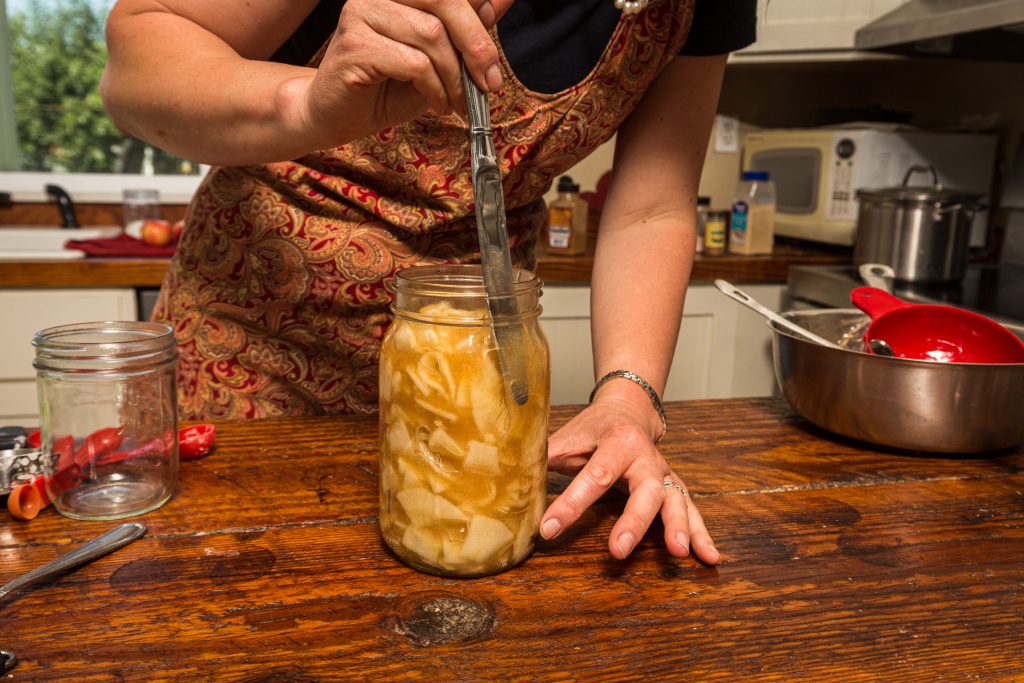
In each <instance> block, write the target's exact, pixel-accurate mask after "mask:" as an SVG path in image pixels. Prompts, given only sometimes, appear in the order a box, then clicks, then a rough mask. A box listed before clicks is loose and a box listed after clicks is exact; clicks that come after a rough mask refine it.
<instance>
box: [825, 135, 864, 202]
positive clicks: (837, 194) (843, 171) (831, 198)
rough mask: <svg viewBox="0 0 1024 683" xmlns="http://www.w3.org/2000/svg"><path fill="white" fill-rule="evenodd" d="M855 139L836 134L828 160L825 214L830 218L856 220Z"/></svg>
mask: <svg viewBox="0 0 1024 683" xmlns="http://www.w3.org/2000/svg"><path fill="white" fill-rule="evenodd" d="M857 143H858V141H857V140H854V139H853V138H852V137H850V136H848V135H843V134H838V135H836V137H835V144H834V145H833V147H832V157H831V159H829V161H828V166H829V183H828V186H827V187H828V207H827V215H828V217H829V218H830V219H832V220H850V221H852V220H856V218H857V196H856V191H857V187H856V183H855V182H854V181H855V178H854V168H853V160H854V159H855V158H856V156H857Z"/></svg>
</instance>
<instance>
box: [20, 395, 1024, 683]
mask: <svg viewBox="0 0 1024 683" xmlns="http://www.w3.org/2000/svg"><path fill="white" fill-rule="evenodd" d="M574 412H575V409H574V408H572V407H559V408H555V409H554V410H553V425H558V424H561V423H562V422H564V421H565V420H566V419H568V418H569V417H570V416H571V415H572V414H573V413H574ZM668 417H669V423H670V425H671V427H670V430H669V433H668V436H667V437H666V439H665V440H664V441H663V443H662V446H663V451H664V452H665V454H666V456H667V457H668V458H669V459H670V460H671V461H672V462H673V463H674V465H675V466H676V468H677V471H678V472H679V473H680V474H681V476H682V477H683V479H684V480H685V481H686V483H687V485H688V487H689V488H690V490H691V491H692V492H693V496H694V498H695V499H696V500H697V502H698V504H699V505H700V508H701V510H702V511H703V513H704V516H705V518H706V519H707V521H708V525H709V527H710V528H711V531H712V533H713V534H714V536H715V538H716V542H717V545H718V547H719V549H720V550H721V551H722V554H723V562H722V563H721V565H719V566H718V567H707V566H704V565H702V564H701V563H699V562H697V561H695V560H693V559H692V558H686V559H673V558H671V557H670V556H669V555H668V554H667V553H666V552H665V551H664V549H663V548H662V546H661V544H660V542H659V540H658V533H659V532H660V527H656V528H654V529H652V531H651V532H650V533H649V534H648V536H647V537H646V538H645V539H644V541H643V542H642V543H641V544H640V546H639V547H638V549H637V550H636V552H635V553H634V556H633V557H632V558H631V559H629V560H627V561H624V562H619V561H616V560H614V559H612V558H611V556H610V555H609V554H608V552H607V534H608V533H609V531H610V529H611V525H612V524H613V522H614V521H615V518H616V515H617V514H618V513H619V512H620V511H621V508H622V504H623V501H624V499H623V497H622V496H621V495H620V494H618V493H612V494H609V495H608V496H606V497H605V499H602V500H601V501H600V502H599V503H598V504H597V505H596V506H595V507H594V508H592V509H591V510H590V511H589V512H588V513H587V514H586V516H585V517H584V518H583V520H581V522H580V523H578V524H577V525H576V526H574V527H573V528H572V529H570V530H569V531H567V532H566V534H565V535H564V536H563V537H561V538H559V539H557V540H556V541H554V542H550V543H541V544H539V547H538V549H537V551H536V552H535V553H534V555H533V556H532V557H531V558H530V559H528V560H527V561H526V562H525V563H524V564H523V565H521V566H519V567H517V568H514V569H512V570H510V571H507V572H505V573H503V574H499V575H496V576H493V577H488V578H483V579H471V580H452V579H444V578H439V577H434V576H428V575H425V574H421V573H418V572H416V571H414V570H412V569H409V568H407V567H406V566H404V565H403V564H401V563H400V562H399V561H398V560H397V559H395V558H394V557H393V556H392V555H391V554H390V553H389V552H388V551H387V550H386V548H385V547H384V545H383V543H382V542H381V540H380V536H379V533H378V530H377V518H376V509H377V421H376V418H375V417H372V416H368V417H355V418H319V419H294V420H260V421H252V422H234V423H223V424H220V425H219V437H218V444H217V448H216V450H215V451H214V453H213V454H212V455H210V456H208V457H207V458H206V459H203V460H199V461H191V462H184V463H182V471H181V477H180V482H179V485H178V489H177V492H176V494H175V496H174V498H173V499H172V500H171V501H170V502H169V503H168V504H167V505H165V506H164V507H163V508H161V509H159V510H156V511H154V512H152V513H150V514H147V515H145V516H143V517H141V518H139V519H140V521H143V522H144V523H146V524H147V525H148V526H149V533H148V534H147V536H146V537H144V538H143V539H141V540H139V541H137V542H135V543H134V544H132V545H130V546H128V547H127V548H124V549H122V550H119V551H117V552H116V553H114V554H112V555H109V556H107V557H104V558H101V559H100V560H97V561H95V562H94V563H92V564H91V565H88V566H86V567H83V568H80V569H79V570H77V571H75V572H74V573H72V574H69V575H66V576H65V577H63V578H60V579H58V580H56V581H55V582H53V583H51V584H49V585H47V586H42V587H39V588H36V589H34V590H32V591H31V592H28V593H26V594H24V595H22V596H21V597H20V598H19V599H17V600H16V601H14V602H12V603H10V604H7V605H4V606H3V607H0V648H3V649H6V650H11V651H13V652H15V653H17V655H18V656H19V658H20V660H21V662H20V663H19V665H18V666H17V668H15V669H14V670H13V672H12V673H11V674H10V676H9V678H7V679H5V680H12V681H39V680H64V681H111V680H154V681H156V680H171V679H185V680H212V679H216V680H219V681H220V680H223V681H282V680H283V681H328V680H431V681H433V680H481V681H490V680H495V681H497V680H509V681H534V680H553V681H570V680H572V681H577V680H578V681H590V680H665V681H900V682H901V683H902V682H905V681H945V680H983V681H1021V680H1024V638H1022V634H1024V473H1022V467H1024V450H1020V449H1015V450H1012V451H1004V452H999V453H994V454H988V455H985V456H965V457H950V456H942V457H936V456H928V455H921V454H909V453H895V452H886V451H882V450H878V449H874V448H871V447H868V446H864V445H861V444H856V443H853V442H851V441H847V440H844V439H841V438H838V437H833V436H830V435H828V434H826V433H824V432H821V431H819V430H817V429H815V428H813V427H811V426H809V425H808V424H807V423H805V422H803V421H802V420H800V419H799V418H797V417H795V416H794V415H793V414H792V412H791V411H790V410H789V408H788V406H787V405H786V404H785V403H783V402H781V401H779V400H775V399H761V400H750V399H748V400H729V401H725V400H721V401H695V402H685V403H674V404H671V405H670V406H668ZM563 483H564V479H562V478H557V477H554V476H552V477H551V480H550V487H549V493H550V495H551V496H552V497H553V496H554V495H555V494H556V493H557V492H558V490H559V489H560V487H561V486H562V485H563ZM111 526H113V523H91V522H90V523H87V522H76V521H72V520H68V519H65V518H62V517H60V516H59V515H58V514H56V513H55V512H54V511H53V510H52V509H48V510H46V511H45V512H44V513H43V514H42V515H41V516H40V517H39V518H37V519H35V520H33V521H31V522H17V521H13V520H10V519H9V518H8V519H6V520H5V521H3V522H0V582H2V581H6V580H9V579H11V578H13V577H15V576H17V575H19V574H21V573H22V572H25V571H28V570H30V569H32V568H34V567H36V566H38V565H40V564H42V563H43V562H46V561H48V560H51V559H53V558H55V557H57V556H59V555H62V554H64V553H65V552H67V551H69V550H70V549H71V548H72V547H75V546H77V545H79V544H80V543H82V542H84V541H86V540H88V539H90V538H92V537H95V536H97V535H99V534H100V533H102V532H103V531H104V530H106V529H107V528H109V527H111Z"/></svg>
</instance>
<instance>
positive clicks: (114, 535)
mask: <svg viewBox="0 0 1024 683" xmlns="http://www.w3.org/2000/svg"><path fill="white" fill-rule="evenodd" d="M145 533H146V525H145V524H140V523H139V522H128V523H126V524H121V525H120V526H117V527H114V528H113V529H111V530H110V531H108V532H107V533H105V534H103V535H102V536H99V537H97V538H94V539H93V540H91V541H89V542H88V543H86V544H85V545H83V546H82V547H80V548H78V549H76V550H72V551H71V552H70V553H68V554H67V555H64V556H63V557H58V558H57V559H56V560H51V561H50V562H47V563H46V564H44V565H43V566H41V567H39V568H38V569H33V570H32V571H30V572H28V573H27V574H22V575H21V576H19V577H18V578H16V579H15V580H14V581H11V582H10V583H7V584H5V585H3V586H0V604H3V602H4V601H5V600H7V599H9V598H11V597H13V596H14V595H16V594H17V593H19V592H20V591H23V590H25V589H26V588H31V587H32V586H36V585H38V584H41V583H45V582H47V581H49V580H50V579H53V578H55V577H57V576H59V575H60V574H63V573H64V572H67V571H70V570H72V569H75V568H76V567H79V566H81V565H83V564H85V563H87V562H92V561H93V560H95V559H96V558H98V557H102V556H103V555H106V554H107V553H110V552H113V551H115V550H117V549H118V548H123V547H124V546H126V545H128V544H129V543H131V542H132V541H134V540H136V539H139V538H142V536H143V535H145Z"/></svg>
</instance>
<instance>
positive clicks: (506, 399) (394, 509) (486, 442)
mask: <svg viewBox="0 0 1024 683" xmlns="http://www.w3.org/2000/svg"><path fill="white" fill-rule="evenodd" d="M540 288H541V282H540V279H539V278H538V277H537V276H536V275H534V274H533V273H530V272H527V271H523V270H518V271H516V284H515V287H514V291H513V296H514V297H515V298H516V302H517V310H518V314H517V315H516V316H515V317H513V318H511V319H510V320H509V321H506V322H504V323H501V324H506V325H519V326H521V330H520V331H521V332H522V334H519V335H514V336H515V337H516V338H518V339H519V340H520V343H521V344H522V348H521V349H518V350H517V351H518V352H521V353H522V357H524V358H526V359H528V360H529V363H528V364H527V367H526V381H527V383H528V395H527V400H526V402H525V403H524V404H522V405H520V404H519V403H518V402H517V401H516V400H515V399H514V398H513V397H512V395H511V393H510V391H509V389H508V388H507V386H506V383H505V380H504V378H503V376H502V372H501V368H500V366H499V362H498V356H497V352H496V347H495V341H494V339H495V337H494V333H493V331H492V327H491V318H490V315H489V313H488V309H487V297H486V293H485V290H484V287H483V279H482V277H481V270H480V267H479V266H425V267H417V268H409V269H406V270H402V271H400V272H399V273H398V274H397V275H396V276H395V303H394V305H393V306H392V311H393V312H394V315H395V318H394V321H393V323H392V324H391V327H390V328H389V330H388V333H387V335H386V336H385V338H384V343H383V347H382V349H381V362H380V425H381V439H380V526H381V532H382V534H383V537H384V540H385V541H386V542H387V544H388V545H389V546H390V547H391V549H392V550H393V551H394V552H395V554H396V555H398V557H399V558H400V559H401V560H402V561H404V562H405V563H407V564H409V565H410V566H412V567H414V568H416V569H420V570H422V571H426V572H429V573H432V574H440V575H442V576H483V575H487V574H494V573H497V572H500V571H503V570H505V569H508V568H509V567H512V566H514V565H516V564H518V563H520V562H522V561H523V560H524V559H526V558H527V557H528V556H529V554H530V553H531V552H532V551H533V546H534V542H535V540H536V538H537V529H538V525H539V524H540V518H541V515H542V514H543V512H544V505H545V500H546V497H545V495H546V481H547V437H548V411H549V403H550V400H549V396H550V390H549V387H550V375H551V368H550V360H549V352H548V343H547V339H546V338H545V336H544V333H543V331H542V330H541V328H540V324H539V322H538V316H539V315H540V312H541V307H540V303H539V297H540Z"/></svg>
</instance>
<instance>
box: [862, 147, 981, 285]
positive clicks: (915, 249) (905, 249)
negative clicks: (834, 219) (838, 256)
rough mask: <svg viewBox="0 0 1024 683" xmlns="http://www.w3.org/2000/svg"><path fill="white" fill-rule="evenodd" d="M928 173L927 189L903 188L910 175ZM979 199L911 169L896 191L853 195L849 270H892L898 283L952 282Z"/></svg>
mask: <svg viewBox="0 0 1024 683" xmlns="http://www.w3.org/2000/svg"><path fill="white" fill-rule="evenodd" d="M928 172H930V173H931V175H932V185H931V186H923V187H920V186H918V187H912V186H910V185H908V184H907V183H908V182H909V181H910V177H911V175H913V174H914V173H928ZM981 197H982V195H980V194H974V193H969V192H958V191H956V190H950V189H945V188H943V187H942V185H941V184H939V179H938V174H936V172H935V169H934V168H932V167H931V166H914V167H912V168H911V169H910V170H908V171H907V173H906V175H905V176H904V177H903V184H902V185H900V186H898V187H889V188H880V189H861V190H858V191H857V199H858V200H859V201H860V207H859V210H858V213H857V234H856V237H855V238H854V248H853V261H854V264H855V265H858V266H859V265H861V264H864V263H882V264H885V265H888V266H892V268H893V270H894V271H895V278H896V280H899V281H901V282H933V283H941V282H958V281H959V280H961V279H963V276H964V272H965V271H966V269H967V256H968V243H969V240H970V236H971V223H972V222H973V220H974V214H975V213H976V212H977V211H978V209H980V208H982V205H981Z"/></svg>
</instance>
